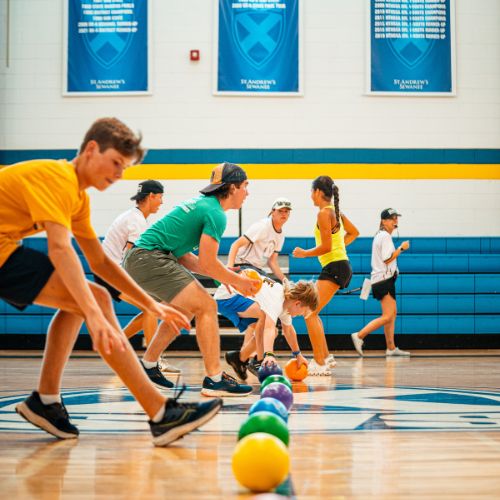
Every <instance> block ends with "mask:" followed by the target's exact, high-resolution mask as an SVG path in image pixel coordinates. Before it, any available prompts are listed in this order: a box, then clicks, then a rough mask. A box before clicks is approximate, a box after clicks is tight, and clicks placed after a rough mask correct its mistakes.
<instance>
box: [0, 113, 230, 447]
mask: <svg viewBox="0 0 500 500" xmlns="http://www.w3.org/2000/svg"><path fill="white" fill-rule="evenodd" d="M140 142H141V138H140V137H136V136H135V134H134V133H133V132H132V131H131V130H130V129H129V128H128V127H126V126H125V125H124V124H123V123H122V122H120V121H119V120H117V119H116V118H102V119H100V120H97V121H96V122H95V123H94V124H93V125H92V126H91V128H90V129H89V130H88V132H87V134H86V136H85V138H84V140H83V143H82V145H81V147H80V151H79V153H78V156H77V157H76V158H75V159H74V160H73V161H72V162H68V161H66V160H33V161H27V162H22V163H18V164H15V165H11V166H8V167H5V168H3V169H1V170H0V200H2V202H1V204H0V298H1V299H3V300H5V301H7V302H8V303H9V304H11V305H12V306H14V307H17V308H18V309H21V310H22V309H24V308H26V307H27V306H28V305H29V304H38V305H41V306H46V307H52V308H55V309H58V311H57V312H56V313H55V315H54V317H53V319H52V321H51V323H50V326H49V330H48V337H47V342H46V346H45V352H44V358H43V364H42V370H41V375H40V380H39V385H38V390H37V391H34V392H33V393H32V394H31V395H30V396H29V397H28V398H27V399H26V400H25V401H23V402H22V403H20V404H19V405H18V406H17V407H16V411H17V412H18V413H19V414H20V415H21V416H23V417H24V418H25V419H26V420H28V421H29V422H31V423H32V424H34V425H36V426H38V427H40V428H41V429H44V430H45V431H47V432H49V433H51V434H53V435H54V436H57V437H58V438H60V439H70V438H76V437H77V436H78V433H79V432H78V429H77V428H76V427H75V426H74V425H73V424H72V423H71V422H70V419H69V416H68V413H67V411H66V408H65V406H64V403H63V401H62V398H61V396H60V389H61V379H62V373H63V370H64V367H65V365H66V362H67V361H68V358H69V356H70V354H71V351H72V348H73V345H74V343H75V341H76V338H77V336H78V332H79V329H80V325H81V320H82V318H83V319H84V320H85V322H86V324H87V328H88V331H89V333H90V336H91V338H92V342H93V346H94V349H95V350H97V351H98V352H99V354H100V355H101V356H102V357H103V359H104V360H105V361H106V362H107V363H108V364H109V366H110V367H111V368H112V369H113V370H114V371H115V372H116V373H117V374H118V376H119V377H120V378H121V379H122V380H123V382H124V383H125V385H126V386H127V387H128V389H129V390H130V392H131V393H132V394H133V395H134V396H135V398H136V399H137V401H138V402H139V403H140V404H141V406H142V407H143V408H144V410H145V412H146V413H147V414H148V415H149V417H150V421H149V425H150V428H151V432H152V434H153V442H154V444H155V445H156V446H165V445H167V444H169V443H171V442H172V441H174V440H176V439H178V438H179V437H181V436H182V435H184V434H186V433H188V432H190V431H191V430H194V429H196V428H198V427H199V426H201V425H202V424H204V423H205V422H207V421H208V420H210V419H211V418H212V417H213V416H215V414H216V413H217V412H218V411H219V410H220V408H221V406H222V401H221V400H220V399H213V400H211V401H208V402H205V403H179V402H178V401H177V399H178V398H175V399H167V398H165V397H164V396H163V395H162V394H161V393H160V392H159V391H158V390H157V389H156V388H155V387H154V386H153V384H152V383H151V382H150V381H149V379H148V377H147V375H146V373H145V372H144V370H143V368H142V367H141V365H140V364H139V361H138V359H137V357H136V355H135V353H134V351H133V350H132V348H131V346H130V344H129V343H128V342H127V339H126V338H125V336H124V334H123V332H122V331H121V329H120V325H119V323H118V320H117V318H116V315H115V313H114V310H113V306H112V301H111V297H110V295H109V294H108V292H107V291H106V290H105V289H104V288H102V287H101V286H99V285H96V284H95V283H91V282H89V281H87V280H86V279H85V275H84V272H83V268H82V265H81V263H80V261H79V259H78V256H77V254H76V252H75V250H74V248H73V247H72V245H71V234H73V235H74V237H75V238H76V240H77V242H78V244H79V246H80V248H81V249H82V251H83V253H84V255H85V257H86V259H87V261H88V262H89V265H90V267H91V269H92V271H93V272H94V273H96V274H97V275H99V276H100V277H101V278H102V279H104V280H105V281H106V282H108V283H109V284H111V285H112V286H113V287H115V288H116V289H118V290H120V291H121V292H122V293H124V294H126V295H128V296H130V297H132V298H133V299H134V300H135V301H136V302H137V303H138V304H140V305H141V308H142V309H143V310H146V311H148V312H150V313H151V314H153V315H154V316H157V317H159V318H161V319H162V320H163V321H166V322H167V323H168V324H169V325H170V326H171V327H172V328H174V329H175V330H177V331H178V330H180V329H181V328H189V327H190V325H189V323H188V321H187V319H186V317H185V316H184V315H182V314H181V313H179V312H178V311H177V310H176V309H174V308H171V307H169V306H167V305H164V304H158V303H157V302H155V301H154V300H153V299H152V298H151V297H150V296H149V295H148V294H146V293H145V292H144V291H143V290H142V289H141V288H140V287H139V286H138V285H136V284H135V282H134V280H132V279H131V278H130V277H129V276H128V275H127V273H126V272H125V271H124V270H123V269H122V268H121V267H120V266H118V265H117V264H116V263H114V262H113V260H112V259H110V258H109V257H107V256H106V254H105V253H104V251H103V249H102V246H101V244H100V242H99V240H98V238H97V236H96V234H95V232H94V230H93V228H92V225H91V223H90V203H89V196H88V194H87V193H86V191H85V190H86V189H88V188H89V187H94V188H96V189H97V190H99V191H104V190H105V189H106V188H108V187H109V186H111V185H112V184H113V183H114V182H116V181H117V180H119V179H120V178H121V177H122V175H123V171H124V170H125V168H126V167H127V166H128V165H130V164H133V163H138V162H140V161H141V159H142V157H143V154H144V152H143V149H142V148H141V145H140ZM42 231H45V232H46V234H47V241H48V255H46V254H44V253H42V252H39V251H36V250H33V249H31V248H27V247H24V246H23V245H20V241H21V240H22V239H23V238H25V237H26V236H28V235H31V234H35V233H39V232H42Z"/></svg>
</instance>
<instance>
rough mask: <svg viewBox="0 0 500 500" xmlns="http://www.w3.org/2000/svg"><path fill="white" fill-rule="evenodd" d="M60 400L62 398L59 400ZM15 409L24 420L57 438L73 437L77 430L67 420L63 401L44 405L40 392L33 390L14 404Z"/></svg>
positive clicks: (75, 435) (67, 416)
mask: <svg viewBox="0 0 500 500" xmlns="http://www.w3.org/2000/svg"><path fill="white" fill-rule="evenodd" d="M61 401H62V400H61ZM16 411H17V413H19V415H21V417H23V418H24V419H25V420H27V421H28V422H30V423H31V424H33V425H36V426H37V427H39V428H40V429H43V430H44V431H47V432H48V433H49V434H52V435H53V436H56V437H58V438H59V439H75V438H76V437H78V434H80V432H79V430H78V429H77V428H76V427H75V426H74V425H73V424H72V423H71V422H70V421H69V415H68V412H67V411H66V407H65V406H64V403H62V402H61V403H53V404H51V405H44V404H43V403H42V400H41V399H40V394H38V392H36V391H34V392H32V393H31V396H29V397H28V398H27V399H25V400H24V401H23V402H22V403H19V404H18V405H17V406H16Z"/></svg>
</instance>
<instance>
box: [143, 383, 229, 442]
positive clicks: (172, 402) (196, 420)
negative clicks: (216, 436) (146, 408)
mask: <svg viewBox="0 0 500 500" xmlns="http://www.w3.org/2000/svg"><path fill="white" fill-rule="evenodd" d="M184 388H185V386H184V387H183V388H182V389H181V391H180V393H179V394H178V395H177V396H176V397H175V398H173V399H167V402H166V403H165V415H164V416H163V419H162V420H161V422H158V423H155V422H152V421H151V420H150V421H149V426H150V428H151V433H152V434H153V444H154V445H155V446H166V445H167V444H169V443H172V442H173V441H175V440H176V439H179V438H181V437H182V436H184V434H187V433H188V432H191V431H194V430H195V429H198V427H201V426H202V425H203V424H205V423H206V422H208V421H209V420H211V419H212V418H213V417H215V415H216V414H217V413H218V412H219V410H220V409H221V408H222V399H212V400H210V401H207V402H205V403H179V402H178V399H179V398H180V397H181V394H182V393H183V392H184Z"/></svg>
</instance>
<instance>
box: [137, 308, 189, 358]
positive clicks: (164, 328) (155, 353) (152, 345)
mask: <svg viewBox="0 0 500 500" xmlns="http://www.w3.org/2000/svg"><path fill="white" fill-rule="evenodd" d="M164 303H165V304H166V302H164ZM168 305H170V306H172V305H173V304H172V303H170V304H168ZM182 312H183V313H184V314H185V315H186V316H187V317H188V319H189V320H191V318H192V317H193V315H192V314H190V313H188V312H186V311H182ZM153 318H154V316H153ZM154 321H155V323H156V318H154ZM175 337H177V332H176V331H175V330H173V329H172V328H171V327H170V326H168V325H167V324H165V322H163V321H162V322H161V323H160V326H159V327H158V329H157V330H156V334H154V335H153V338H152V339H151V341H150V342H149V343H148V348H147V349H146V352H145V353H144V356H143V359H144V361H148V362H151V363H153V362H155V361H158V359H160V356H161V353H162V352H163V351H164V350H165V349H166V348H167V347H168V346H169V345H170V344H171V343H172V342H173V340H174V339H175Z"/></svg>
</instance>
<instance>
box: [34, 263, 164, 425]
mask: <svg viewBox="0 0 500 500" xmlns="http://www.w3.org/2000/svg"><path fill="white" fill-rule="evenodd" d="M89 286H90V288H91V290H92V293H93V294H94V296H95V297H96V299H97V303H98V304H99V305H100V307H101V308H102V310H103V313H104V315H105V316H106V319H107V320H108V321H109V322H110V323H111V324H112V325H113V326H115V327H116V328H117V329H118V330H119V329H120V327H119V324H118V320H117V318H116V316H115V313H114V310H113V304H112V302H111V297H110V296H109V293H108V292H107V291H106V290H105V289H104V288H102V287H100V286H99V285H96V284H95V283H90V282H89ZM35 303H36V304H39V305H43V306H47V307H53V308H60V309H62V310H64V311H66V314H62V315H60V314H56V316H57V317H56V318H55V319H54V322H53V324H51V327H50V331H49V336H50V340H49V339H48V346H47V348H46V350H45V353H44V360H43V367H42V373H41V375H40V377H41V378H40V383H39V387H40V388H43V393H45V394H58V393H59V390H60V387H61V377H62V373H63V371H64V366H65V364H66V362H67V359H68V357H69V353H70V352H71V349H72V347H73V345H74V342H75V339H76V335H77V333H75V329H76V326H77V325H78V329H79V326H80V325H79V321H81V318H82V317H83V314H82V312H81V310H80V309H79V307H78V304H76V302H75V301H74V299H73V297H72V296H71V295H70V293H69V292H68V290H67V288H66V287H65V285H64V284H63V282H62V280H61V278H60V277H59V275H58V274H57V272H54V273H53V274H52V276H51V277H50V279H49V281H48V282H47V284H46V285H45V287H44V288H43V289H42V291H41V292H40V294H39V295H38V297H37V298H36V300H35ZM72 316H78V317H79V318H80V319H79V321H78V322H77V320H76V319H75V318H73V317H72ZM61 326H62V327H65V326H68V327H69V328H72V329H73V330H72V331H70V332H69V333H68V332H66V331H64V330H60V329H59V328H60V327H61ZM56 328H57V330H56ZM100 354H101V356H102V358H103V359H104V360H105V361H106V363H108V365H109V366H110V367H111V368H112V369H113V370H114V371H115V372H116V373H117V375H118V376H119V377H120V378H121V379H122V381H123V382H124V384H125V385H126V386H127V387H128V389H129V390H130V392H131V393H132V394H133V395H134V397H135V398H136V399H137V401H138V402H139V404H140V405H141V406H142V407H143V408H144V410H145V411H146V413H147V414H148V415H149V416H150V417H153V416H154V415H156V413H158V411H159V410H160V408H161V407H162V406H163V405H164V404H165V400H166V398H165V397H164V396H162V395H161V393H160V392H159V391H158V390H157V389H156V388H155V387H154V386H153V384H152V383H151V382H150V381H149V379H148V377H147V375H146V373H145V371H144V370H143V368H142V366H141V365H140V363H139V360H138V359H137V356H136V355H135V353H134V351H133V349H132V347H131V346H130V344H129V343H127V344H126V349H125V351H121V352H117V351H112V352H111V354H105V353H100Z"/></svg>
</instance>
